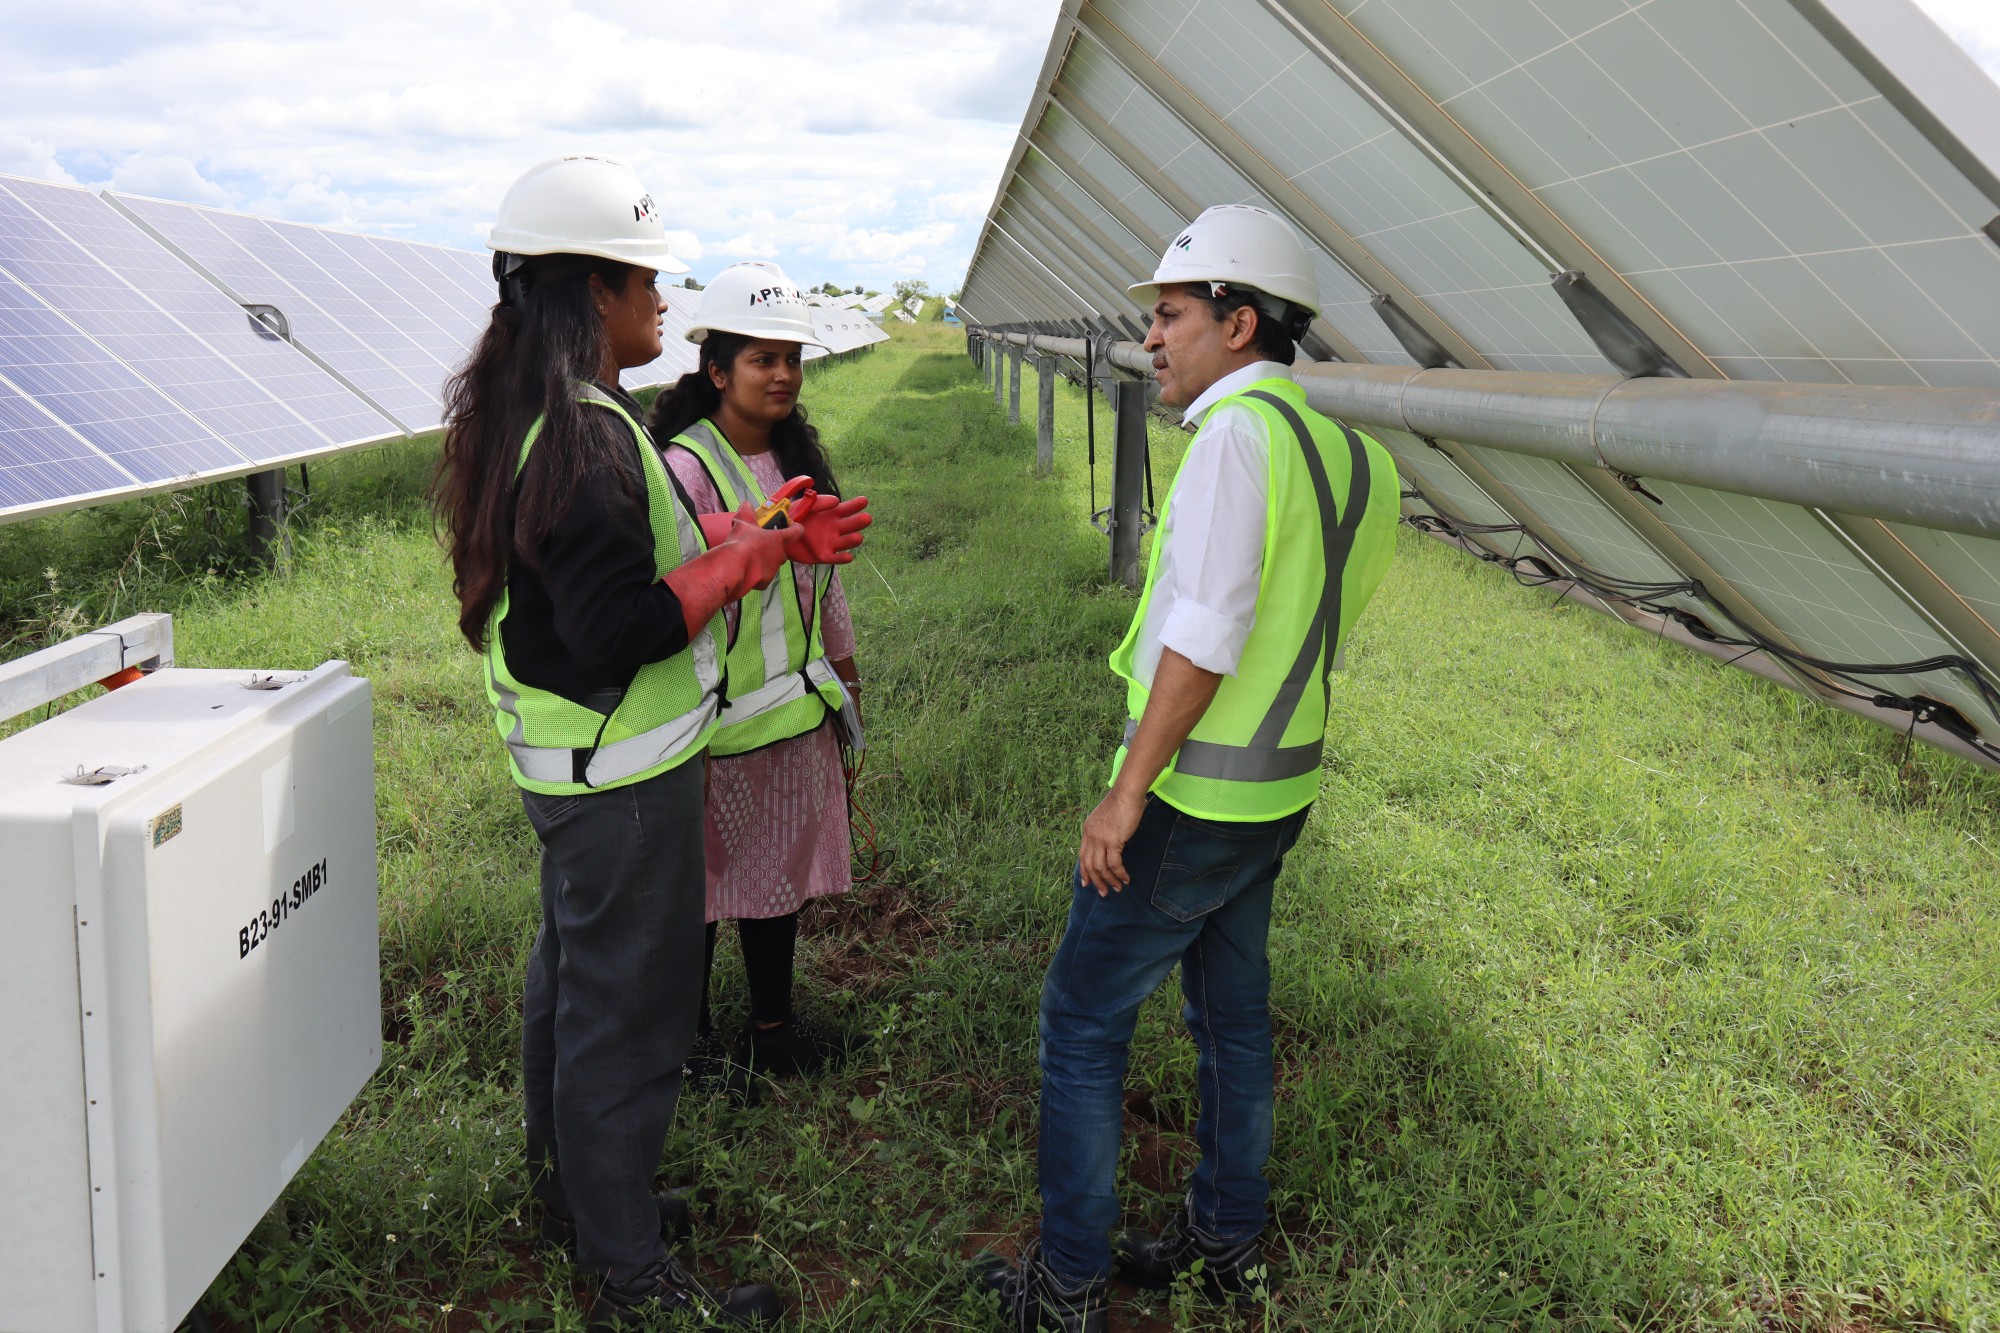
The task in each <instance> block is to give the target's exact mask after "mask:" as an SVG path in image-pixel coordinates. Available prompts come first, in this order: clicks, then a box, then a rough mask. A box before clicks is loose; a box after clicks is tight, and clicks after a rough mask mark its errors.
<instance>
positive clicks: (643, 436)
mask: <svg viewBox="0 0 2000 1333" xmlns="http://www.w3.org/2000/svg"><path fill="white" fill-rule="evenodd" d="M576 396H577V401H578V402H580V403H587V404H594V405H595V406H597V407H601V408H603V409H605V410H606V411H609V412H613V413H615V414H616V415H617V417H618V419H619V420H620V421H622V422H624V423H625V425H626V427H627V429H629V430H630V431H631V432H632V443H633V446H634V447H635V448H636V449H637V450H638V452H639V468H640V472H641V474H642V475H643V476H644V477H645V479H646V519H647V522H648V523H649V524H650V525H651V527H652V530H653V564H654V569H655V571H656V573H657V575H658V577H660V578H665V577H666V576H667V575H668V574H669V573H671V572H672V571H673V570H675V569H678V568H679V567H680V566H681V565H682V564H683V563H684V562H686V561H688V560H692V559H693V558H694V557H696V556H698V555H700V554H702V552H704V551H706V550H707V549H708V546H707V544H706V543H705V542H703V540H702V536H701V525H700V524H698V523H696V522H695V518H694V515H693V514H691V513H689V512H688V508H687V506H686V505H684V504H683V503H681V500H680V497H679V495H678V493H677V492H676V491H675V489H674V484H673V481H672V479H671V478H669V477H668V476H667V466H666V463H665V462H664V461H663V460H662V459H661V457H660V453H659V450H658V449H656V448H654V447H653V437H652V436H651V435H649V434H648V433H647V432H646V428H645V427H644V426H641V425H640V424H639V423H638V421H636V420H635V419H633V417H632V415H631V413H629V412H627V411H626V410H625V408H624V407H623V405H621V404H620V403H619V402H618V401H617V400H616V399H615V398H613V397H612V396H611V395H610V394H608V393H606V392H604V390H602V389H600V388H598V387H597V386H596V385H594V384H579V385H578V386H577V390H576ZM543 420H544V419H543V418H539V417H538V418H536V420H535V423H534V425H532V426H530V427H529V428H528V434H527V436H526V438H524V439H523V440H522V441H521V457H520V459H519V460H518V461H517V462H516V463H515V465H514V475H515V476H517V477H518V476H519V475H520V474H521V470H522V469H523V468H525V467H527V465H528V451H529V450H530V449H532V448H534V445H535V440H536V438H537V437H538V436H540V434H541V432H542V424H543ZM506 619H507V594H506V592H505V591H504V590H503V591H502V592H501V594H500V601H499V603H498V604H497V605H496V606H494V608H493V618H492V620H491V621H490V622H488V624H487V627H486V697H487V698H488V699H490V700H492V702H493V716H494V723H495V725H496V726H497V727H498V728H499V731H500V739H501V740H502V741H504V742H505V743H506V746H507V760H508V763H509V765H510V766H511V767H512V768H513V770H514V781H516V782H518V783H520V784H521V785H522V786H523V787H525V788H527V789H528V790H529V791H534V792H541V793H543V794H544V795H549V796H569V795H576V794H580V793H583V792H588V791H601V790H603V789H605V788H607V787H624V786H629V785H630V784H632V783H634V782H640V781H643V780H644V779H646V778H650V777H654V776H657V775H658V774H661V773H664V772H666V771H667V770H669V769H671V768H674V767H677V766H678V765H679V764H681V763H682V762H684V761H685V760H687V759H689V758H691V757H693V756H694V755H697V754H700V753H701V750H702V746H703V745H704V744H705V743H706V742H707V741H708V738H709V735H710V733H712V732H713V731H714V729H715V719H716V714H717V711H718V709H719V707H720V705H721V693H722V688H721V687H722V669H723V666H722V649H721V644H722V641H723V634H724V631H725V625H724V623H723V619H722V615H721V613H720V612H717V613H716V616H715V618H714V619H713V620H711V621H710V622H709V623H708V624H707V625H706V626H705V627H704V628H703V629H702V631H701V633H699V634H697V635H696V636H695V637H694V641H693V642H692V643H690V644H689V645H688V646H687V648H686V649H684V650H683V651H681V652H678V653H675V654H674V655H673V656H672V657H669V658H667V659H666V660H664V661H660V662H648V663H646V664H645V665H644V666H642V667H640V668H639V670H638V673H637V674H636V675H634V676H633V677H632V683H631V684H630V685H629V686H627V687H626V690H625V694H624V696H623V697H622V698H621V699H620V700H619V701H618V706H617V707H616V708H615V709H614V710H612V712H611V713H610V714H609V715H606V714H604V713H600V712H598V711H597V710H596V709H594V708H587V707H585V706H584V705H583V704H580V703H577V702H575V701H574V700H571V699H566V698H564V697H563V696H561V695H559V694H556V693H553V692H551V691H549V690H544V689H540V688H538V687H536V686H533V685H527V684H523V683H522V682H521V681H519V680H517V679H516V678H515V677H514V674H513V672H511V671H510V670H508V667H507V658H506V653H505V651H504V649H503V647H502V643H503V640H502V638H501V627H502V625H503V624H504V623H505V622H506Z"/></svg>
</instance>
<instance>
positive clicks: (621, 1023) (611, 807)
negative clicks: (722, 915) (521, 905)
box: [521, 755, 707, 1281]
mask: <svg viewBox="0 0 2000 1333" xmlns="http://www.w3.org/2000/svg"><path fill="white" fill-rule="evenodd" d="M702 767H703V765H702V760H701V757H700V756H698V755H697V756H695V757H694V758H691V759H689V760H687V761H686V762H685V763H683V764H681V765H680V766H679V767H678V768H675V769H673V770H672V771H671V772H667V773H662V774H660V775H659V776H658V777H654V778H648V779H646V780H645V781H644V782H638V783H634V784H633V785H631V786H629V787H618V788H615V789H613V790H610V791H601V792H591V793H589V794H587V795H584V796H540V795H536V794H535V793H533V792H523V793H521V804H522V805H523V806H524V807H526V809H527V812H528V821H529V823H531V824H533V825H534V828H535V835H536V836H537V837H538V838H540V839H541V841H542V928H541V931H540V933H538V934H537V935H536V936H535V947H534V951H533V952H532V953H531V954H530V955H529V956H528V977H527V987H526V995H525V997H524V999H523V1001H522V1015H521V1017H522V1023H521V1081H522V1085H523V1094H524V1098H525V1100H526V1102H527V1119H528V1168H529V1173H530V1177H531V1179H532V1180H533V1181H534V1188H535V1193H536V1194H537V1195H538V1196H539V1197H540V1199H541V1201H542V1203H543V1205H544V1206H545V1207H547V1208H549V1209H550V1210H551V1211H553V1212H556V1213H559V1214H561V1215H563V1216H566V1217H573V1218H575V1219H576V1229H577V1261H578V1263H580V1264H581V1265H583V1266H584V1267H586V1268H592V1269H595V1270H597V1271H598V1272H601V1273H604V1274H606V1275H607V1276H609V1277H610V1278H611V1279H612V1280H614V1281H622V1280H626V1279H629V1278H631V1277H632V1276H633V1275H635V1274H636V1273H638V1272H639V1271H640V1270H641V1269H643V1268H645V1267H646V1266H647V1265H649V1264H651V1263H653V1262H655V1261H656V1260H658V1259H660V1258H661V1257H662V1256H664V1255H665V1253H666V1248H665V1246H664V1244H663V1243H662V1242H661V1239H660V1215H659V1212H658V1209H657V1207H656V1206H655V1204H654V1203H653V1200H652V1188H653V1173H654V1172H655V1171H656V1170H658V1168H659V1163H660V1152H661V1150H662V1149H663V1148H664V1147H665V1146H666V1140H667V1127H668V1126H669V1124H671V1122H672V1121H673V1116H674V1103H675V1102H676V1101H677V1100H678V1099H679V1097H680V1092H681V1064H682V1062H683V1061H685V1060H686V1059H687V1055H688V1048H689V1047H690V1046H692V1045H693V1043H694V1032H695V1019H696V1016H697V1014H698V1013H699V1012H700V1009H701V975H702V941H703V933H704V931H703V926H704V917H705V915H706V913H705V910H704V908H705V899H706V895H707V883H706V878H705V875H706V872H705V868H704V866H703V861H702V820H703V809H702Z"/></svg>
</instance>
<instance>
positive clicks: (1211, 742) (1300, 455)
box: [1111, 378, 1402, 822]
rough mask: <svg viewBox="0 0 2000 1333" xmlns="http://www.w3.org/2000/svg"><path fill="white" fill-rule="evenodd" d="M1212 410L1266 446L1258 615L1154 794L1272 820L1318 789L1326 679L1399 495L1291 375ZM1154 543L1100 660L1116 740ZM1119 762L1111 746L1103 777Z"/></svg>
mask: <svg viewBox="0 0 2000 1333" xmlns="http://www.w3.org/2000/svg"><path fill="white" fill-rule="evenodd" d="M1223 402H1225V403H1236V404H1239V405H1241V406H1244V407H1247V408H1249V409H1250V410H1251V411H1252V412H1255V413H1256V414H1257V415H1258V416H1259V417H1261V418H1262V419H1263V422H1264V426H1265V430H1266V432H1267V438H1268V439H1269V441H1270V449H1269V450H1268V454H1269V467H1270V471H1269V474H1268V475H1269V480H1270V485H1269V488H1268V496H1267V499H1266V506H1265V519H1266V521H1265V528H1264V566H1263V571H1262V574H1261V576H1260V578H1259V580H1258V585H1257V619H1256V623H1255V624H1254V626H1253V627H1252V628H1251V631H1250V638H1249V640H1248V642H1247V643H1246V644H1245V645H1244V648H1243V658H1242V661H1241V663H1240V664H1239V665H1238V667H1237V669H1236V674H1235V675H1233V676H1224V677H1223V678H1222V685H1221V687H1220V688H1219V689H1218V690H1217V691H1216V693H1215V699H1214V701H1213V702H1212V703H1211V704H1210V705H1209V707H1208V711H1207V712H1206V713H1204V714H1203V715H1202V718H1201V721H1200V722H1198V723H1196V724H1195V728H1194V731H1193V732H1192V733H1191V734H1190V735H1189V737H1188V739H1187V741H1186V743H1185V744H1183V745H1182V746H1181V748H1180V750H1179V751H1178V752H1177V753H1176V754H1175V755H1174V758H1173V760H1172V762H1171V763H1169V764H1168V766H1167V768H1166V770H1165V771H1164V772H1163V773H1161V774H1160V777H1159V779H1158V781H1156V782H1155V783H1154V784H1153V791H1154V792H1156V793H1157V794H1158V795H1159V797H1160V798H1161V799H1162V800H1164V801H1166V802H1167V803H1168V804H1169V805H1172V806H1173V807H1175V808H1176V809H1179V810H1182V811H1185V812H1186V813H1188V814H1191V815H1196V816H1199V817H1201V818H1203V819H1219V820H1231V821H1237V822H1253V821H1263V820H1271V819H1282V818H1284V817H1285V816H1286V815H1289V814H1292V813H1293V812H1295V811H1298V810H1302V809H1304V808H1305V807H1306V806H1308V805H1310V804H1311V803H1312V801H1313V798H1314V797H1315V796H1317V795H1318V794H1319V763H1320V752H1321V748H1322V746H1323V744H1324V742H1325V738H1326V722H1327V709H1328V702H1329V695H1330V692H1331V688H1332V672H1333V669H1334V667H1335V666H1336V665H1337V664H1338V662H1339V660H1340V654H1341V647H1342V644H1343V643H1344V642H1345V641H1346V637H1347V632H1348V630H1349V629H1350V628H1352V627H1353V624H1354V621H1355V618H1356V617H1357V616H1359V615H1360V614H1361V608H1362V607H1363V606H1365V605H1366V604H1367V602H1368V599H1369V598H1370V597H1371V596H1373V595H1374V593H1375V589H1376V587H1377V586H1378V585H1380V583H1381V582H1382V577H1383V575H1384V574H1385V573H1387V572H1388V568H1389V559H1390V556H1391V554H1392V553H1393V551H1394V549H1395V531H1396V519H1397V515H1398V513H1399V512H1400V511H1401V507H1402V500H1401V490H1402V488H1401V486H1400V484H1399V483H1398V481H1397V479H1396V465H1395V463H1394V462H1393V461H1392V460H1391V459H1390V457H1389V452H1388V450H1386V449H1384V448H1383V447H1382V446H1381V445H1380V444H1377V443H1376V442H1375V441H1374V440H1372V439H1370V438H1368V437H1367V436H1365V435H1363V434H1361V433H1360V432H1358V431H1355V430H1353V429H1351V428H1349V427H1348V426H1346V425H1343V424H1341V423H1338V422H1334V421H1330V420H1328V419H1327V418H1326V417H1323V416H1321V415H1320V414H1319V413H1317V412H1315V411H1313V410H1312V409H1311V408H1310V407H1307V406H1306V400H1305V393H1304V391H1303V390H1301V389H1300V388H1299V387H1298V386H1297V385H1296V384H1294V383H1292V381H1291V380H1289V379H1277V378H1273V379H1266V380H1259V381H1258V382H1257V383H1255V384H1252V385H1250V386H1249V387H1248V388H1246V389H1244V390H1243V391H1242V392H1241V393H1237V394H1232V395H1231V396H1230V397H1228V398H1226V399H1224V400H1223ZM1220 406H1221V404H1217V407H1218V408H1220ZM1194 447H1196V448H1199V447H1200V440H1199V438H1197V440H1196V442H1195V446H1194ZM1179 486H1180V483H1179V481H1178V480H1176V482H1175V490H1176V491H1178V490H1179ZM1167 504H1168V506H1169V507H1170V508H1171V506H1172V504H1173V495H1172V493H1169V495H1168V497H1167ZM1160 545H1161V544H1160V543H1159V542H1155V543H1154V544H1153V553H1152V559H1151V561H1150V563H1149V565H1148V567H1147V571H1146V589H1145V593H1144V595H1143V596H1142V597H1141V599H1140V602H1139V610H1138V613H1137V614H1136V615H1134V616H1133V617H1132V627H1131V629H1130V630H1129V631H1127V632H1126V635H1125V639H1124V642H1122V643H1120V644H1119V645H1118V648H1117V650H1116V651H1114V652H1113V653H1112V654H1111V669H1112V670H1113V671H1115V672H1117V673H1118V674H1119V675H1120V676H1122V677H1123V678H1124V679H1125V681H1126V699H1125V707H1126V714H1127V717H1128V719H1131V720H1128V721H1127V722H1126V724H1125V741H1126V743H1127V744H1129V743H1130V742H1131V739H1132V736H1133V735H1134V734H1135V732H1136V731H1137V729H1138V722H1137V719H1138V718H1139V717H1141V716H1142V715H1143V714H1144V712H1145V708H1146V698H1147V690H1146V687H1145V686H1144V685H1143V684H1141V683H1140V682H1139V680H1138V677H1137V675H1136V673H1135V672H1134V670H1133V657H1134V653H1135V650H1136V645H1137V643H1138V639H1139V627H1140V626H1141V625H1143V624H1144V623H1145V619H1146V608H1147V607H1148V606H1149V605H1150V604H1151V603H1152V600H1153V588H1154V584H1155V583H1156V581H1157V580H1158V579H1159V575H1160ZM1125 755H1126V750H1125V746H1123V745H1121V746H1120V747H1119V749H1118V757H1117V759H1116V760H1115V761H1114V762H1113V765H1112V770H1111V771H1112V774H1113V776H1114V777H1115V776H1116V775H1117V772H1118V769H1119V768H1120V767H1121V766H1122V765H1123V764H1124V762H1125Z"/></svg>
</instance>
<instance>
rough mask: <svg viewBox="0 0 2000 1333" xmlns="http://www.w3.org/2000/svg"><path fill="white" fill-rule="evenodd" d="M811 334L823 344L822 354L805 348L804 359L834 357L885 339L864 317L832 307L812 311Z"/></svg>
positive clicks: (816, 308)
mask: <svg viewBox="0 0 2000 1333" xmlns="http://www.w3.org/2000/svg"><path fill="white" fill-rule="evenodd" d="M812 321H813V331H814V332H815V333H817V334H818V335H819V339H820V341H821V342H823V343H825V344H826V351H824V352H820V351H817V350H815V349H813V348H810V347H809V348H807V349H806V352H807V355H808V358H809V359H810V358H812V357H819V356H828V355H837V354H839V353H841V352H851V351H853V350H854V349H856V348H857V347H867V346H869V345H870V344H872V343H878V342H882V341H884V340H885V339H887V338H888V336H889V335H888V334H886V333H884V332H883V331H882V330H881V328H880V327H879V326H877V325H876V324H875V323H874V322H873V321H872V320H870V319H869V318H868V317H867V316H866V315H864V314H862V313H860V312H859V311H858V310H852V309H841V308H837V307H834V306H813V307H812Z"/></svg>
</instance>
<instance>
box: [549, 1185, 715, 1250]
mask: <svg viewBox="0 0 2000 1333" xmlns="http://www.w3.org/2000/svg"><path fill="white" fill-rule="evenodd" d="M693 1199H694V1191H693V1190H691V1189H660V1190H654V1191H653V1203H654V1205H655V1206H656V1207H657V1208H658V1209H659V1210H660V1238H661V1239H662V1240H664V1241H666V1242H667V1244H669V1245H678V1244H680V1243H681V1242H682V1241H684V1240H686V1239H687V1238H688V1237H689V1236H691V1235H693V1234H694V1211H693V1206H692V1205H693ZM542 1244H544V1245H546V1246H548V1247H549V1248H550V1249H552V1250H561V1251H562V1252H563V1256H564V1257H565V1258H567V1259H568V1260H569V1261H570V1262H571V1263H575V1262H576V1219H575V1218H573V1217H564V1216H563V1215H562V1214H561V1213H557V1212H552V1211H550V1209H549V1208H548V1206H547V1205H546V1204H544V1205H543V1207H542Z"/></svg>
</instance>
